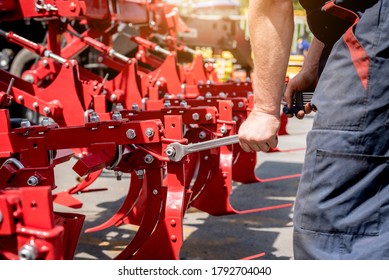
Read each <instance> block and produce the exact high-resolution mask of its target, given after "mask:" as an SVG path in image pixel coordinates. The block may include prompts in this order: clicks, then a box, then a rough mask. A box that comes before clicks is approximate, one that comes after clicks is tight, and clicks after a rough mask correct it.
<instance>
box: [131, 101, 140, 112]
mask: <svg viewBox="0 0 389 280" xmlns="http://www.w3.org/2000/svg"><path fill="white" fill-rule="evenodd" d="M131 108H132V110H139V105H138V104H136V103H134V104H132V106H131Z"/></svg>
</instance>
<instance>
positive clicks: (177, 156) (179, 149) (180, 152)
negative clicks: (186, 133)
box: [167, 143, 186, 162]
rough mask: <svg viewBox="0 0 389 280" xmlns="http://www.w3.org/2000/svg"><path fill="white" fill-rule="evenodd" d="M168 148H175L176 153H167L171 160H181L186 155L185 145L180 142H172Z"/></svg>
mask: <svg viewBox="0 0 389 280" xmlns="http://www.w3.org/2000/svg"><path fill="white" fill-rule="evenodd" d="M167 149H173V150H174V153H172V154H171V155H170V154H169V155H167V157H168V158H169V159H170V160H171V161H175V162H177V161H180V160H181V159H182V158H183V157H184V156H185V155H186V153H185V146H184V145H182V144H180V143H171V144H170V145H168V146H167Z"/></svg>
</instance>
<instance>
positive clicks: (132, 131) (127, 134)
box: [126, 128, 136, 140]
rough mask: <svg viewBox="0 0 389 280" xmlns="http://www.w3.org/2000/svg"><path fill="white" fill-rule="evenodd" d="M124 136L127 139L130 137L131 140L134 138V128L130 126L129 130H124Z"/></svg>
mask: <svg viewBox="0 0 389 280" xmlns="http://www.w3.org/2000/svg"><path fill="white" fill-rule="evenodd" d="M126 136H127V138H128V139H131V140H132V139H134V138H135V137H136V132H135V130H134V129H131V128H130V129H129V130H127V131H126Z"/></svg>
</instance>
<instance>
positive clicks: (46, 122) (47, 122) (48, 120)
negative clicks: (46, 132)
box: [41, 117, 50, 126]
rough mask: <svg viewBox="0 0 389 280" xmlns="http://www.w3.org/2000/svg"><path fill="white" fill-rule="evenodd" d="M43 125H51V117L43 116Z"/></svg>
mask: <svg viewBox="0 0 389 280" xmlns="http://www.w3.org/2000/svg"><path fill="white" fill-rule="evenodd" d="M41 125H42V126H48V125H50V119H49V118H48V117H43V118H42V121H41Z"/></svg>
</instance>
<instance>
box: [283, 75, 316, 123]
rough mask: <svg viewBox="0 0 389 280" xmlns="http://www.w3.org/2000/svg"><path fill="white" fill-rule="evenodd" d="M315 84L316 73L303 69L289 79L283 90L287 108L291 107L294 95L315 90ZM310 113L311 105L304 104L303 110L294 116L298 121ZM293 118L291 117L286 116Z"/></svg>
mask: <svg viewBox="0 0 389 280" xmlns="http://www.w3.org/2000/svg"><path fill="white" fill-rule="evenodd" d="M316 82H317V75H316V73H311V72H308V71H304V70H303V69H302V70H301V71H300V72H299V73H298V74H297V75H296V76H295V77H294V78H293V79H291V80H290V81H289V82H288V84H287V86H286V89H285V93H284V100H285V101H286V103H287V106H288V108H292V106H293V95H294V93H297V94H301V93H302V92H303V91H312V90H313V89H314V88H315V85H316ZM311 111H312V105H311V103H306V104H304V110H300V111H298V112H297V113H296V114H295V115H296V117H297V118H298V119H302V118H304V116H305V114H309V113H311ZM287 116H288V117H293V116H292V115H287Z"/></svg>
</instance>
